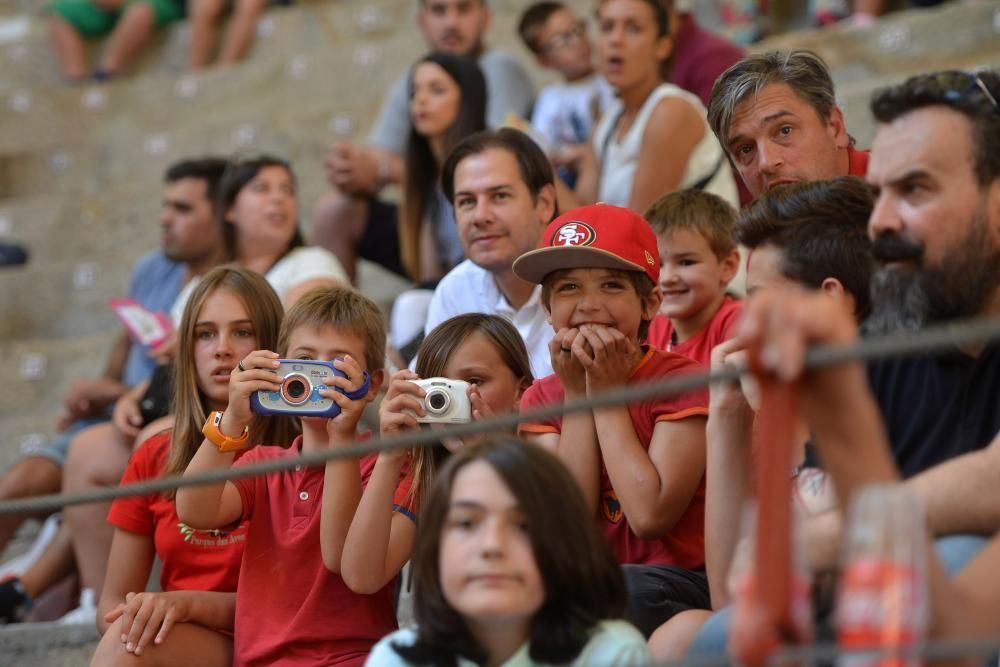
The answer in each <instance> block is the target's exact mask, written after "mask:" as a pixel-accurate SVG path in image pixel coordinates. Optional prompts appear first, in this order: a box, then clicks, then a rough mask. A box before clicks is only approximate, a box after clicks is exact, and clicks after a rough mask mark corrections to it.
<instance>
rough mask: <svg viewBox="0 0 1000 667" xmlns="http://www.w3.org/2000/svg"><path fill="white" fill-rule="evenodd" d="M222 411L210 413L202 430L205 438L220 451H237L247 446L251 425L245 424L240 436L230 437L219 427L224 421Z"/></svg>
mask: <svg viewBox="0 0 1000 667" xmlns="http://www.w3.org/2000/svg"><path fill="white" fill-rule="evenodd" d="M222 414H223V413H222V412H219V411H216V412H213V413H211V414H209V415H208V419H206V420H205V425H204V426H203V427H202V429H201V432H202V433H204V434H205V438H206V439H207V440H208V441H209V442H210V443H212V444H213V445H215V446H216V447H218V448H219V451H220V452H235V451H238V450H240V449H243V448H244V447H246V446H247V442H248V441H249V440H250V427H249V426H244V427H243V433H242V434H240V437H238V438H230V437H229V436H228V435H226V434H225V433H223V432H222V431H221V430H220V429H219V425H220V424H221V423H222Z"/></svg>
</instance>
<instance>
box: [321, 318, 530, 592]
mask: <svg viewBox="0 0 1000 667" xmlns="http://www.w3.org/2000/svg"><path fill="white" fill-rule="evenodd" d="M420 378H425V379H424V380H421V379H420ZM531 382H532V375H531V361H530V359H529V358H528V351H527V349H526V348H525V346H524V340H523V339H522V338H521V335H520V334H519V333H518V332H517V329H515V328H514V325H512V324H511V323H510V322H509V321H508V320H507V319H505V318H503V317H500V316H498V315H484V314H482V313H469V314H466V315H459V316H457V317H453V318H451V319H449V320H445V321H444V322H442V323H441V324H439V325H438V326H437V327H435V328H434V329H433V330H432V331H431V332H430V334H428V336H427V337H426V338H425V339H424V340H423V343H422V344H421V346H420V350H419V352H418V353H417V372H416V373H414V372H412V371H409V370H402V371H399V372H397V373H396V374H395V375H393V376H392V380H391V382H390V383H389V390H388V393H387V394H386V396H385V398H384V399H383V401H382V405H381V406H380V409H379V421H380V423H381V430H382V435H383V436H384V437H391V436H395V435H399V434H401V433H405V432H407V431H411V430H414V429H418V428H420V424H421V423H431V424H432V425H433V424H435V423H460V422H468V421H470V420H471V419H476V420H479V419H485V418H488V417H492V416H493V415H494V414H501V413H505V412H510V411H512V410H516V409H517V404H518V401H519V400H520V398H521V394H522V393H523V392H524V390H525V389H526V388H527V387H529V386H530V385H531ZM436 397H440V398H441V399H442V401H441V403H440V404H438V403H436V402H435V400H434V399H435V398H436ZM445 404H447V405H445ZM473 437H474V436H473ZM471 439H472V437H466V438H463V441H464V442H463V441H457V440H455V439H452V438H443V439H442V444H440V445H434V446H427V447H418V448H416V449H414V450H412V461H411V466H410V467H411V471H412V475H411V477H410V479H412V486H411V488H410V490H409V494H408V496H407V501H408V503H409V505H410V506H417V505H419V503H420V498H421V496H422V495H423V493H424V492H425V491H426V490H427V489H429V488H430V487H431V485H432V483H433V481H434V478H435V476H436V474H437V471H438V469H439V468H440V467H441V465H442V464H443V463H444V461H445V459H447V458H448V457H449V456H450V454H451V452H453V451H454V450H456V449H458V448H461V447H462V446H463V444H465V443H466V442H469V441H471ZM407 454H408V453H407V452H406V451H405V450H394V451H384V452H381V453H380V454H379V456H378V461H377V462H376V464H375V469H374V471H373V472H372V476H371V480H370V481H369V483H368V485H367V486H366V487H365V491H364V494H363V495H362V497H361V503H360V504H359V505H358V509H357V512H356V513H355V515H354V520H353V521H352V522H351V528H350V530H349V531H348V533H347V540H346V542H345V543H344V549H343V555H342V557H341V562H340V567H341V569H340V572H341V576H342V577H344V581H346V582H347V585H348V586H349V587H350V588H351V590H353V591H355V592H357V593H371V592H374V591H377V590H379V589H380V588H382V587H383V586H385V585H386V584H387V583H388V582H390V581H392V580H393V578H395V576H396V575H397V574H398V573H399V571H400V569H402V567H403V564H404V563H406V561H407V560H409V558H410V555H411V553H412V552H413V544H414V540H415V539H416V528H417V527H416V524H415V523H414V521H413V515H412V513H410V512H409V511H405V510H400V511H397V509H398V506H394V505H393V502H394V500H393V498H394V496H395V497H399V495H400V489H399V478H400V475H401V474H402V472H403V470H404V467H405V466H406V463H407Z"/></svg>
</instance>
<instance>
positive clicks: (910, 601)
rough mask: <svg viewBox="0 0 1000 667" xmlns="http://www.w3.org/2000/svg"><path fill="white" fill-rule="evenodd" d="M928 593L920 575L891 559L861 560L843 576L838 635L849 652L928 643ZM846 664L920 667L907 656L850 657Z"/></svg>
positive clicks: (842, 661) (845, 660)
mask: <svg viewBox="0 0 1000 667" xmlns="http://www.w3.org/2000/svg"><path fill="white" fill-rule="evenodd" d="M926 617H927V600H926V590H925V587H924V586H923V582H922V581H921V573H920V571H919V570H918V569H917V568H915V567H913V566H912V565H909V564H905V563H899V562H893V561H891V560H877V559H865V558H862V559H857V560H855V561H852V562H851V563H850V564H849V565H848V566H847V567H846V569H845V570H844V571H843V573H842V575H841V580H840V591H839V599H838V604H837V634H838V638H839V641H840V646H841V648H843V649H851V648H854V649H865V648H872V647H882V648H907V647H913V646H916V645H918V644H919V643H921V642H922V641H923V639H924V633H925V626H926V622H925V619H926ZM840 664H841V665H850V666H851V667H859V666H862V665H863V666H866V667H870V666H876V665H877V666H878V667H914V666H916V665H920V664H922V662H921V660H920V659H918V658H913V657H907V656H879V657H875V656H862V655H857V656H845V657H844V659H842V660H841V661H840Z"/></svg>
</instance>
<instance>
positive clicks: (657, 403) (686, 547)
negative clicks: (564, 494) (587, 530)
mask: <svg viewBox="0 0 1000 667" xmlns="http://www.w3.org/2000/svg"><path fill="white" fill-rule="evenodd" d="M699 370H701V369H700V368H699V366H698V365H697V364H695V363H694V362H693V361H691V360H690V359H686V358H684V357H682V356H680V355H679V354H673V353H671V352H663V351H662V350H657V349H655V348H652V347H651V348H649V350H648V351H647V352H646V356H644V357H643V358H642V361H640V362H639V365H638V366H636V367H635V370H633V371H632V375H631V376H630V377H629V384H643V383H646V382H654V381H658V380H663V379H664V378H665V377H669V376H674V375H683V374H685V373H696V372H698V371H699ZM564 400H565V392H564V391H563V388H562V383H561V382H560V381H559V377H558V376H557V375H555V374H552V375H549V376H547V377H544V378H542V379H541V380H536V381H535V383H534V384H533V385H531V387H530V388H529V389H528V390H527V391H526V392H524V396H523V397H522V398H521V410H522V411H525V412H526V411H528V410H531V409H533V408H539V407H542V406H545V405H553V404H559V403H562V402H563V401H564ZM707 406H708V391H707V390H706V389H700V390H696V391H691V392H688V393H686V394H681V395H679V396H669V397H663V398H656V399H652V400H649V401H644V402H642V403H633V404H631V405H629V406H628V411H629V415H630V416H631V417H632V425H633V426H634V427H635V433H636V435H637V436H638V437H639V442H640V443H642V446H643V447H644V448H646V449H649V443H650V441H651V440H652V439H653V429H654V428H655V427H656V423H657V422H661V421H677V420H680V419H684V418H685V417H691V416H693V415H707V414H708V407H707ZM520 430H521V432H523V433H560V432H562V417H561V416H556V417H550V418H549V419H546V420H543V421H541V422H537V423H526V424H521V425H520ZM600 503H601V517H602V518H603V529H604V535H605V537H606V538H607V540H608V542H609V543H610V544H611V548H612V550H613V551H614V553H615V557H616V558H617V559H618V562H620V563H622V564H633V565H678V566H680V567H684V568H687V569H690V570H697V569H701V568H702V567H704V565H705V482H704V479H703V480H702V483H701V485H699V487H698V490H697V491H696V492H695V495H694V497H693V498H692V499H691V504H690V505H688V508H687V510H686V511H685V512H684V515H683V516H682V517H681V518H680V520H679V521H678V522H677V524H676V525H675V526H674V527H673V530H671V531H670V532H669V533H667V534H666V535H664V536H663V537H661V538H658V539H655V540H643V539H640V538H639V537H637V536H636V535H635V533H634V532H632V530H631V529H630V528H629V526H628V521H627V520H623V519H624V518H625V514H624V512H623V511H622V509H621V505H620V503H619V501H618V495H617V494H616V493H615V489H614V487H613V486H612V484H611V478H610V477H608V471H607V468H605V467H604V466H603V465H602V466H601V501H600Z"/></svg>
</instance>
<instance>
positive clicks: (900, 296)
mask: <svg viewBox="0 0 1000 667" xmlns="http://www.w3.org/2000/svg"><path fill="white" fill-rule="evenodd" d="M873 250H874V254H875V258H876V259H878V260H879V261H881V262H889V261H899V260H910V261H913V262H914V263H913V264H912V265H910V266H907V267H887V266H883V267H882V268H880V269H879V270H878V271H876V272H875V275H874V276H872V284H871V294H872V314H871V316H870V317H869V318H868V320H867V321H866V322H865V331H866V332H869V333H873V334H888V333H892V332H894V331H915V330H917V329H920V328H922V327H924V326H926V325H928V324H932V323H935V322H945V321H950V320H958V319H962V318H967V317H972V316H974V315H977V314H979V313H980V311H982V309H983V307H984V306H985V305H986V304H987V302H988V301H989V300H990V299H991V298H992V297H993V295H994V294H995V293H996V290H997V288H998V285H1000V247H997V246H996V244H995V243H994V241H993V240H992V239H991V238H990V235H989V226H988V221H987V217H986V210H985V207H983V208H980V209H979V210H977V211H976V212H975V213H974V214H973V217H972V220H971V221H970V230H969V233H968V234H967V235H966V237H965V238H964V239H963V240H962V241H960V242H959V243H957V244H956V245H955V246H954V247H953V248H951V249H950V250H949V251H948V252H947V253H946V254H945V257H944V260H943V261H942V262H941V264H940V265H939V266H929V265H927V264H925V263H924V254H925V251H924V247H923V244H921V243H919V242H918V241H915V240H913V239H911V238H907V237H905V236H900V235H898V234H896V233H893V232H889V233H885V234H882V235H880V236H878V237H877V238H876V239H875V241H874V245H873Z"/></svg>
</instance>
